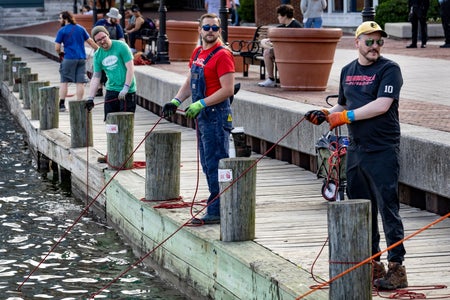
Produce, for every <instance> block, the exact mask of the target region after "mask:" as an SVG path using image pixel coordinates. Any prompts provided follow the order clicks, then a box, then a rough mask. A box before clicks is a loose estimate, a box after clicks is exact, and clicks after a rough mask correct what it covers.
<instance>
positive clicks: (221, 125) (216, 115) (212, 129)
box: [197, 100, 232, 216]
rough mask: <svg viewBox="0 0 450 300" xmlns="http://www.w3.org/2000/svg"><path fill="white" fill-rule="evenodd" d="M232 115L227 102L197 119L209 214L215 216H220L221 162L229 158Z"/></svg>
mask: <svg viewBox="0 0 450 300" xmlns="http://www.w3.org/2000/svg"><path fill="white" fill-rule="evenodd" d="M230 115H231V109H230V104H229V101H228V100H226V101H224V102H222V103H219V104H217V105H214V106H208V107H206V108H204V109H203V110H202V111H201V112H200V114H199V115H198V117H197V120H198V132H199V137H198V143H199V150H200V161H201V164H202V169H203V173H205V175H206V181H207V183H208V189H209V192H210V195H209V198H208V204H209V206H208V207H207V213H208V214H209V215H213V216H219V215H220V199H219V198H217V199H215V198H216V197H217V195H219V193H220V185H219V176H218V171H219V161H220V160H221V159H222V158H228V147H229V137H230V132H231V129H232V122H231V121H229V120H228V119H229V116H230ZM213 200H214V201H213ZM211 201H213V202H212V203H211ZM210 203H211V204H210Z"/></svg>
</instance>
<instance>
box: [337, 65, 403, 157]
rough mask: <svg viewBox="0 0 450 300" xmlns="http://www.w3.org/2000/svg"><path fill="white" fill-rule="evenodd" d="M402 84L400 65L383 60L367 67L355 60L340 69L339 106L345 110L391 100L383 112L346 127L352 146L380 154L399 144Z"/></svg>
mask: <svg viewBox="0 0 450 300" xmlns="http://www.w3.org/2000/svg"><path fill="white" fill-rule="evenodd" d="M402 85H403V78H402V73H401V70H400V67H399V65H398V64H397V63H395V62H393V61H391V60H389V59H386V58H384V57H380V58H379V59H378V60H377V61H376V62H375V63H373V64H371V65H369V66H362V65H360V64H359V63H358V60H354V61H352V62H351V63H349V64H348V65H346V66H345V67H344V68H343V69H342V71H341V78H340V86H339V100H338V103H339V104H341V105H345V106H346V109H347V110H352V109H356V108H359V107H361V106H364V105H365V104H367V103H369V102H372V101H374V100H376V99H377V98H378V97H388V98H393V99H394V101H393V102H392V105H391V107H390V108H389V110H388V111H387V112H386V113H384V114H382V115H379V116H376V117H374V118H370V119H366V120H361V121H355V122H353V123H350V124H348V129H349V137H350V141H351V143H350V146H351V147H352V146H355V145H357V146H359V147H361V149H363V150H364V151H379V150H383V149H387V148H390V147H396V146H398V145H399V144H400V122H399V117H398V101H399V97H400V89H401V87H402Z"/></svg>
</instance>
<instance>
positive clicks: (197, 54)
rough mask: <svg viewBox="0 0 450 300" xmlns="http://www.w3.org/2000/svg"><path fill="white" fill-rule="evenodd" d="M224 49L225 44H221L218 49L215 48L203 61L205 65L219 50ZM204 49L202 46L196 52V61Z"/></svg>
mask: <svg viewBox="0 0 450 300" xmlns="http://www.w3.org/2000/svg"><path fill="white" fill-rule="evenodd" d="M221 49H223V46H219V47H217V48H216V49H214V50H213V51H212V52H211V53H210V54H209V55H208V57H207V58H206V59H205V61H204V62H203V65H206V63H207V62H208V61H209V60H210V59H211V57H213V56H214V54H216V53H217V52H218V51H219V50H221ZM201 51H202V49H201V48H199V49H198V51H197V53H196V54H195V57H194V61H195V60H196V59H197V57H198V56H199V55H200V52H201Z"/></svg>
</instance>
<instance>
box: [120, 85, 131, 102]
mask: <svg viewBox="0 0 450 300" xmlns="http://www.w3.org/2000/svg"><path fill="white" fill-rule="evenodd" d="M129 89H130V86H129V85H128V84H125V85H124V86H123V88H122V90H121V91H120V93H119V96H118V98H119V100H124V99H125V96H126V95H127V93H128V90H129Z"/></svg>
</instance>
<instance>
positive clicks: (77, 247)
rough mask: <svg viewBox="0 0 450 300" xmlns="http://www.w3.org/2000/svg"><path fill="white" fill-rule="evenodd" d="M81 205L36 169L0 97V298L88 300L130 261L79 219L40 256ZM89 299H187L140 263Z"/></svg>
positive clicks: (108, 237) (107, 234) (125, 251)
mask: <svg viewBox="0 0 450 300" xmlns="http://www.w3.org/2000/svg"><path fill="white" fill-rule="evenodd" d="M83 208H84V206H83V205H82V203H81V202H79V201H77V200H76V199H74V198H72V197H71V196H70V192H68V191H65V190H63V189H62V188H61V187H60V186H59V185H58V183H57V182H53V181H51V180H48V179H46V176H45V174H41V173H39V172H37V170H36V163H35V161H34V160H33V157H32V155H31V153H30V150H29V149H28V147H27V146H26V142H25V138H24V133H23V131H22V129H21V128H20V126H19V125H18V124H17V123H16V122H15V120H14V119H13V117H12V116H11V115H10V114H9V112H8V110H7V109H6V108H5V107H4V104H3V101H2V100H1V99H0V299H9V300H17V299H66V300H67V299H88V298H89V297H90V296H91V295H93V294H95V293H97V291H99V290H100V289H102V288H103V287H105V286H106V285H108V284H109V283H110V282H111V280H112V279H114V278H116V277H117V276H119V274H121V273H122V272H123V271H124V270H126V269H127V268H128V267H129V266H130V265H132V264H133V263H134V262H135V261H136V260H137V259H136V258H135V257H134V256H133V253H132V251H131V249H130V247H129V246H127V245H126V244H124V243H123V242H122V241H121V239H120V238H119V237H118V235H117V234H116V233H115V232H114V231H113V230H112V229H111V228H108V227H106V226H104V225H103V224H99V223H96V222H95V221H94V220H93V219H92V218H90V217H83V218H82V220H80V222H78V223H77V224H76V225H75V226H74V228H73V229H72V230H71V231H70V233H69V234H68V235H67V237H66V238H65V240H64V241H62V242H61V244H60V245H59V246H58V247H56V249H55V251H54V252H52V253H51V254H50V256H49V257H48V258H47V259H46V261H45V262H44V263H43V264H42V265H41V266H40V268H39V269H38V270H37V271H35V272H34V274H33V275H32V276H31V277H30V278H29V279H28V280H27V282H26V283H25V285H24V286H23V287H22V288H21V291H20V292H18V291H17V289H18V287H19V285H20V284H21V283H22V282H23V281H24V280H25V278H26V277H27V276H28V275H29V274H30V272H31V271H32V270H33V269H34V268H35V266H37V264H38V263H39V262H40V261H41V260H42V259H43V258H44V256H45V255H46V254H47V253H48V251H49V250H50V248H51V247H52V246H53V245H54V244H55V242H56V241H58V240H59V238H60V237H61V236H62V235H63V233H64V232H65V230H66V229H67V228H68V227H69V226H71V225H72V224H73V222H74V221H75V220H76V219H77V218H78V216H79V215H80V213H81V211H82V210H83ZM95 299H165V300H170V299H173V300H179V299H187V298H186V297H184V296H183V295H182V294H181V293H180V292H178V291H177V290H175V289H174V288H173V287H171V286H169V285H167V284H165V283H164V282H162V281H161V279H159V278H158V277H157V275H156V274H155V272H154V271H153V270H151V269H149V268H146V267H144V266H139V267H137V268H134V269H133V270H132V271H130V272H128V273H127V274H125V275H124V276H123V277H122V278H120V279H119V280H118V281H116V282H115V283H113V284H112V285H111V286H110V287H108V288H107V289H106V290H105V291H103V292H102V293H101V294H100V295H98V296H96V297H95Z"/></svg>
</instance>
